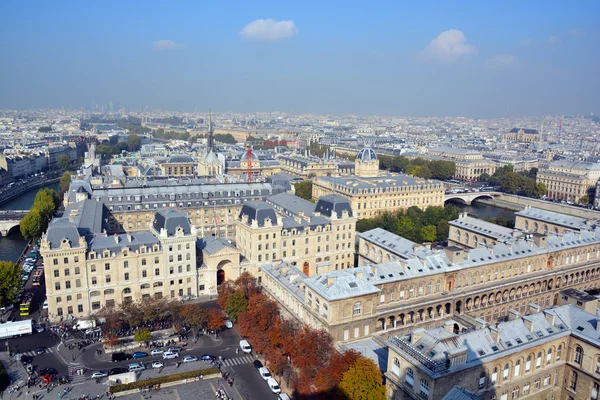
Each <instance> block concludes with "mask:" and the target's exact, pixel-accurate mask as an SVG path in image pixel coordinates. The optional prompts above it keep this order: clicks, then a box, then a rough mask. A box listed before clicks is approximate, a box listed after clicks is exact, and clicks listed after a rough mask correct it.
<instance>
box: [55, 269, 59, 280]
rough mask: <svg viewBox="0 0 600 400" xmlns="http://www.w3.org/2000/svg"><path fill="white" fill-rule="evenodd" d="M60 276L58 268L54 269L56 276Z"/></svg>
mask: <svg viewBox="0 0 600 400" xmlns="http://www.w3.org/2000/svg"><path fill="white" fill-rule="evenodd" d="M59 276H60V272H58V270H57V269H55V270H54V277H55V278H58V277H59Z"/></svg>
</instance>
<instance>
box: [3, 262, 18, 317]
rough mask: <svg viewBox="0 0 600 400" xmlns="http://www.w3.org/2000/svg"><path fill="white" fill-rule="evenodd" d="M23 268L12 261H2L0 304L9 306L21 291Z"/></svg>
mask: <svg viewBox="0 0 600 400" xmlns="http://www.w3.org/2000/svg"><path fill="white" fill-rule="evenodd" d="M20 289H21V268H20V267H19V265H18V264H15V263H13V262H12V261H0V304H1V305H2V306H8V305H10V304H13V303H14V302H15V301H16V300H17V295H18V294H19V292H20V291H21V290H20Z"/></svg>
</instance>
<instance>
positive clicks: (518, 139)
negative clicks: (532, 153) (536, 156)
mask: <svg viewBox="0 0 600 400" xmlns="http://www.w3.org/2000/svg"><path fill="white" fill-rule="evenodd" d="M502 143H542V135H541V134H540V133H539V132H538V130H537V129H529V128H512V129H511V130H510V132H508V133H505V134H504V135H502Z"/></svg>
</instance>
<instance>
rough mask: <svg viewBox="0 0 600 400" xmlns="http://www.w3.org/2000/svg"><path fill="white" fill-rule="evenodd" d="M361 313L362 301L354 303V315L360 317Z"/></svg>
mask: <svg viewBox="0 0 600 400" xmlns="http://www.w3.org/2000/svg"><path fill="white" fill-rule="evenodd" d="M361 312H362V305H361V304H360V301H357V302H356V303H354V308H353V309H352V315H360V313H361Z"/></svg>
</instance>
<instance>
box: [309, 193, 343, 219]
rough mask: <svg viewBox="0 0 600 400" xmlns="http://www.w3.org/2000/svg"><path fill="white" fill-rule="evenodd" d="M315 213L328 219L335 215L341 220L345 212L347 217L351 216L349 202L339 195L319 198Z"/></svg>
mask: <svg viewBox="0 0 600 400" xmlns="http://www.w3.org/2000/svg"><path fill="white" fill-rule="evenodd" d="M315 211H316V212H319V213H321V214H323V215H326V216H328V217H331V216H332V214H334V213H335V214H337V217H338V218H341V217H342V213H343V212H344V211H347V212H348V216H349V217H351V216H352V206H351V205H350V200H348V199H347V198H346V197H344V196H341V195H339V194H328V195H326V196H322V197H320V198H319V200H318V201H317V205H316V206H315Z"/></svg>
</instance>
